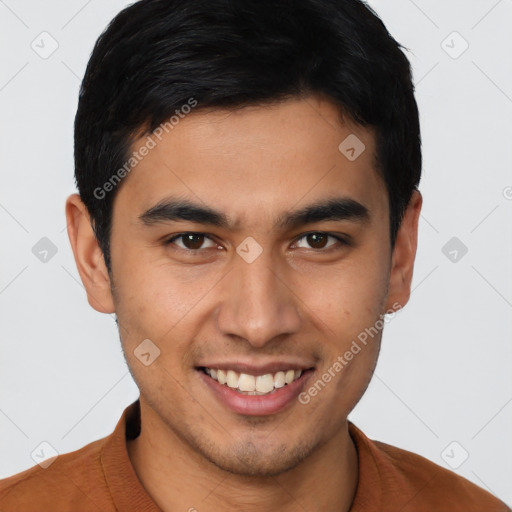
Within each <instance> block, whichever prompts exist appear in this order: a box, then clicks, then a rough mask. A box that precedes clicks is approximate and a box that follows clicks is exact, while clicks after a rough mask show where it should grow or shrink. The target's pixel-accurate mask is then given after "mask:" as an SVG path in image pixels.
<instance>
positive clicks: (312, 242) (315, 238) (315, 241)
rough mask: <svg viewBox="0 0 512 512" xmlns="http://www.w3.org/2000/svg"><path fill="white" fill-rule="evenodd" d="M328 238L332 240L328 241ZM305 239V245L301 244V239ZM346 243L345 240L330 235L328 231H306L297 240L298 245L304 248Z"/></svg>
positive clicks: (319, 247) (321, 247)
mask: <svg viewBox="0 0 512 512" xmlns="http://www.w3.org/2000/svg"><path fill="white" fill-rule="evenodd" d="M329 238H331V239H332V240H333V241H332V242H330V243H328V240H329ZM302 240H305V241H306V243H307V245H301V241H302ZM336 243H337V244H338V245H347V242H345V240H343V239H342V238H340V237H337V236H334V235H330V234H329V233H321V232H318V233H306V234H305V235H302V236H301V237H300V238H299V239H298V240H297V245H298V247H301V248H306V249H325V248H329V247H331V246H333V245H336Z"/></svg>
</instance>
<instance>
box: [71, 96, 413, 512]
mask: <svg viewBox="0 0 512 512" xmlns="http://www.w3.org/2000/svg"><path fill="white" fill-rule="evenodd" d="M349 134H356V135H357V137H358V138H359V139H360V140H361V141H363V142H364V144H365V146H366V149H365V151H364V152H363V153H362V154H361V155H360V156H359V157H358V158H357V159H356V160H355V161H353V162H351V161H349V160H348V159H347V158H346V157H345V156H344V155H343V154H342V153H341V152H340V151H339V150H338V145H339V144H340V143H341V142H342V141H343V140H344V139H345V138H346V137H347V136H348V135H349ZM142 140H143V139H141V140H140V141H139V142H137V143H136V144H135V145H134V149H136V148H137V147H139V146H140V144H141V143H142ZM374 150H375V134H374V132H373V131H371V130H370V129H369V128H368V129H363V128H362V127H360V126H357V125H355V124H353V123H351V122H350V121H349V120H347V119H344V120H342V118H341V117H340V115H339V112H338V110H337V109H336V107H335V106H334V105H333V104H332V103H331V102H329V101H328V100H326V99H324V98H321V97H318V96H310V97H307V98H302V99H298V98H297V99H290V100H287V101H285V102H281V103H278V104H274V105H267V106H263V107H262V106H259V107H246V108H243V109H239V110H235V111H232V112H230V111H225V110H212V111H208V112H206V111H200V110H198V111H197V112H194V111H193V112H192V113H191V114H189V115H188V116H186V117H185V118H184V119H182V120H181V121H180V122H179V124H178V125H176V126H175V127H174V129H173V130H172V131H171V132H170V133H169V134H166V135H165V136H164V137H163V139H162V141H161V142H160V143H159V144H158V145H157V147H155V148H154V149H153V150H152V151H151V152H150V153H149V154H148V155H147V156H146V157H145V158H144V159H143V160H142V161H141V162H140V163H139V164H138V165H137V166H136V168H134V169H133V170H132V172H131V173H130V174H129V175H128V176H127V177H126V178H125V179H124V181H123V183H122V184H121V186H120V189H119V190H118V195H117V196H116V199H115V202H114V213H113V232H112V238H111V248H112V280H113V282H111V279H110V276H109V275H108V272H107V269H106V267H105V264H104V260H103V257H102V253H101V250H100V248H99V246H98V244H97V241H96V239H95V237H94V233H93V231H92V229H91V226H90V218H89V215H88V212H87V210H86V209H85V207H84V205H83V203H82V202H81V200H80V197H79V196H78V195H77V194H73V195H71V196H69V198H68V199H67V202H66V216H67V220H68V234H69V238H70V242H71V245H72V248H73V253H74V256H75V260H76V264H77V267H78V270H79V273H80V276H81V279H82V282H83V283H84V286H85V288H86V291H87V297H88V301H89V303H90V305H91V306H92V307H93V308H94V309H96V310H97V311H99V312H103V313H113V312H115V313H116V315H117V318H118V321H119V325H120V336H121V341H122V346H123V350H124V353H125V357H126V360H127V363H128V365H129V367H130V370H131V372H132V375H133V377H134V379H135V381H136V383H137V385H138V386H139V388H140V405H141V422H142V431H141V434H140V436H139V437H138V438H137V439H135V440H133V441H130V442H129V443H128V452H129V456H130V459H131V461H132V464H133V466H134V469H135V471H136V473H137V475H138V476H139V478H140V480H141V482H142V483H143V485H144V487H145V488H146V489H147V491H148V492H149V493H150V494H151V496H152V497H153V499H154V500H155V501H156V503H157V504H158V505H159V506H160V507H161V508H162V510H164V511H170V510H189V509H190V508H191V507H195V508H196V509H197V510H198V511H199V512H201V511H202V510H208V511H219V512H220V511H222V512H225V511H239V510H242V509H243V510H244V511H256V510H257V511H261V510H267V511H269V512H271V511H276V512H277V511H281V512H282V511H290V512H291V511H296V510H309V511H318V510H322V511H323V510H325V511H328V510H349V508H350V504H351V502H352V500H353V497H354V494H355V491H356V488H357V471H358V461H357V452H356V450H355V446H354V444H353V441H352V439H351V437H350V435H349V433H348V424H347V415H348V414H349V412H350V411H351V410H352V409H353V407H354V406H355V404H356V403H357V402H358V401H359V399H360V398H361V396H362V395H363V393H364V392H365V390H366V388H367V385H368V383H369V380H370V378H371V375H372V372H373V370H374V368H375V364H376V361H377V357H378V352H379V347H380V342H381V334H382V332H379V334H378V335H377V336H375V337H374V338H373V340H372V341H370V342H369V343H368V344H367V345H366V346H365V347H364V348H363V349H362V350H361V352H359V353H358V354H357V355H356V356H354V358H353V359H352V360H351V361H350V363H349V364H348V365H347V366H345V367H344V368H343V370H342V371H340V372H338V373H337V374H336V377H335V378H333V379H332V380H331V382H329V383H328V384H327V385H326V386H325V387H324V388H323V389H322V390H321V392H319V393H318V395H317V396H316V397H314V398H312V399H311V401H310V402H309V403H308V404H307V405H302V404H300V403H299V402H298V401H297V400H294V401H293V402H292V403H291V404H289V405H288V406H287V407H286V408H285V409H283V410H282V411H279V412H278V413H275V414H271V415H266V416H258V417H254V416H247V415H241V414H237V413H234V412H232V411H231V410H229V409H227V408H226V407H225V406H223V405H222V404H221V402H219V401H217V399H216V398H215V397H214V396H213V395H212V393H211V391H210V390H209V389H208V388H207V387H206V386H205V385H204V383H203V382H202V380H201V379H200V378H199V375H198V372H197V370H196V369H195V366H196V365H198V362H199V361H208V360H213V359H215V360H216V361H219V360H230V361H233V360H236V359H237V358H238V357H241V358H245V359H251V360H254V361H256V362H257V361H267V360H270V359H283V358H286V357H287V356H290V355H293V356H294V357H295V358H298V359H299V360H304V361H314V362H315V368H316V376H313V380H310V382H311V383H312V382H314V381H315V380H316V379H317V378H318V376H320V375H322V374H323V373H324V372H325V371H327V369H328V368H329V367H332V365H333V363H334V362H335V361H336V359H337V357H338V356H340V355H343V354H344V353H345V352H346V351H347V350H348V349H349V347H350V345H351V343H352V341H353V340H355V339H356V338H357V336H358V334H359V333H361V332H362V331H364V330H365V328H367V327H370V326H373V325H374V324H375V322H376V321H377V320H378V319H379V318H381V317H380V315H381V314H384V313H385V312H389V311H390V310H391V309H397V307H396V305H397V304H399V305H400V306H401V307H403V306H404V305H405V304H406V303H407V301H408V299H409V294H410V286H411V280H412V274H413V265H414V258H415V254H416V246H417V226H418V217H419V214H420V210H421V204H422V198H421V195H420V193H419V192H417V191H415V192H414V193H413V195H412V197H411V201H410V204H409V207H408V209H407V211H406V213H405V216H404V219H403V221H402V225H401V228H400V230H399V233H398V236H397V241H396V244H395V247H394V249H393V250H391V245H390V240H389V205H388V200H387V192H386V188H385V184H384V182H383V181H382V179H381V178H380V177H379V175H378V174H377V172H376V170H375V168H374V166H373V157H374ZM171 194H172V195H173V196H174V195H179V196H180V197H183V198H187V199H189V200H191V201H195V202H199V203H200V204H202V205H207V206H210V207H212V208H215V209H217V210H220V211H222V212H224V213H225V214H226V215H227V216H228V217H229V219H231V220H232V221H234V222H235V221H236V222H237V223H238V225H237V229H236V230H228V229H223V228H218V227H212V226H210V225H203V224H197V223H193V222H189V221H174V222H164V223H160V224H155V225H153V226H151V227H148V226H145V225H143V224H142V223H141V222H140V221H139V220H138V216H139V215H140V214H141V213H143V212H144V211H146V210H147V209H148V208H150V207H151V206H153V205H155V204H156V203H157V202H158V201H159V200H161V199H163V198H165V197H167V196H169V195H171ZM340 195H343V196H346V197H350V198H353V199H354V200H356V201H358V202H360V203H362V204H363V205H365V206H366V207H367V208H368V209H369V211H370V218H369V222H367V223H361V222H359V223H358V222H355V221H349V220H342V221H332V220H327V221H320V222H315V223H313V224H308V225H303V226H299V227H297V228H294V229H293V230H289V229H285V230H279V229H276V228H275V227H274V221H275V219H276V218H277V217H278V216H280V215H282V214H284V213H286V212H288V211H291V210H294V209H297V208H299V207H303V206H305V205H307V204H310V203H313V202H316V201H319V200H322V199H328V198H332V197H338V196H340ZM187 231H193V232H198V233H206V234H208V235H209V236H210V237H211V238H207V237H206V238H204V240H203V243H202V245H201V242H199V243H198V244H196V245H195V246H193V245H191V244H189V245H188V247H192V249H190V248H189V249H188V252H187V248H186V247H187V246H186V245H185V244H184V241H183V239H178V240H175V242H174V245H172V244H171V245H165V241H166V240H168V239H169V238H171V236H173V235H177V234H180V233H183V232H187ZM311 232H327V233H329V234H331V233H332V234H334V235H341V236H349V237H350V240H351V243H350V244H349V245H341V244H339V243H337V241H336V240H335V239H331V238H329V239H327V241H326V243H325V244H324V245H326V246H328V247H325V248H322V247H321V245H322V244H320V246H315V245H314V241H313V242H312V241H311V239H309V238H308V237H307V236H304V235H305V234H307V233H311ZM248 236H251V237H253V238H254V239H255V240H256V241H257V242H258V243H259V244H260V246H261V247H262V248H263V252H262V253H261V255H260V256H259V257H258V258H257V259H256V260H255V261H253V262H252V263H250V264H249V263H247V262H246V261H245V260H244V259H242V258H241V257H240V256H239V255H238V254H237V253H236V248H237V246H239V245H240V244H241V243H242V241H244V239H245V238H246V237H248ZM193 247H199V249H195V251H196V254H195V255H194V254H192V252H193V250H194V249H193ZM315 247H320V248H315ZM333 247H334V249H333ZM400 306H399V307H400ZM147 338H149V339H151V340H152V341H153V342H154V343H155V344H156V345H157V346H158V347H159V349H160V351H161V353H160V356H159V357H158V358H157V359H155V360H154V362H153V363H152V364H151V365H149V366H145V365H143V364H141V362H140V361H139V360H138V359H137V358H136V357H135V355H134V350H135V348H136V347H137V346H138V345H139V344H140V343H141V341H142V340H144V339H147Z"/></svg>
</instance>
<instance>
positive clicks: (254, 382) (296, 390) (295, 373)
mask: <svg viewBox="0 0 512 512" xmlns="http://www.w3.org/2000/svg"><path fill="white" fill-rule="evenodd" d="M196 370H197V371H198V374H199V376H200V378H201V379H202V381H203V382H204V383H205V384H206V385H207V387H208V389H209V390H210V391H211V392H213V394H214V396H215V397H216V398H217V399H218V400H219V401H220V402H221V403H222V404H223V405H225V406H227V407H228V408H229V409H231V410H232V411H234V412H237V413H240V414H246V415H268V414H273V413H276V412H278V411H280V410H281V409H283V408H284V407H286V406H287V405H288V404H290V403H291V402H292V401H293V399H294V398H296V397H297V396H298V395H299V394H300V392H301V391H302V390H303V389H304V387H305V385H306V383H307V381H308V380H309V379H310V378H311V376H312V374H313V373H314V371H315V368H314V367H309V368H303V369H293V368H290V369H288V370H285V369H283V370H279V371H277V372H275V373H265V374H261V372H253V373H242V372H237V371H235V370H231V369H229V370H227V369H222V368H208V367H205V366H200V367H197V368H196ZM254 373H260V374H259V375H255V374H254Z"/></svg>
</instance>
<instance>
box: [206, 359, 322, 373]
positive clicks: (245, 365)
mask: <svg viewBox="0 0 512 512" xmlns="http://www.w3.org/2000/svg"><path fill="white" fill-rule="evenodd" d="M313 367H314V365H313V364H310V363H300V362H297V361H269V362H267V363H264V364H256V363H251V362H244V361H233V362H232V363H227V362H222V363H206V364H201V365H199V366H198V368H213V369H215V370H226V371H227V370H234V371H235V372H237V373H246V374H249V375H255V376H258V375H266V374H267V373H272V374H274V373H277V372H280V371H282V372H286V371H287V370H309V369H310V368H313Z"/></svg>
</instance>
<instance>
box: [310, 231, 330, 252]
mask: <svg viewBox="0 0 512 512" xmlns="http://www.w3.org/2000/svg"><path fill="white" fill-rule="evenodd" d="M327 238H329V236H328V235H326V234H325V233H310V234H309V235H306V240H307V242H308V244H309V245H310V246H311V247H313V249H323V248H324V247H325V244H326V243H327Z"/></svg>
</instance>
